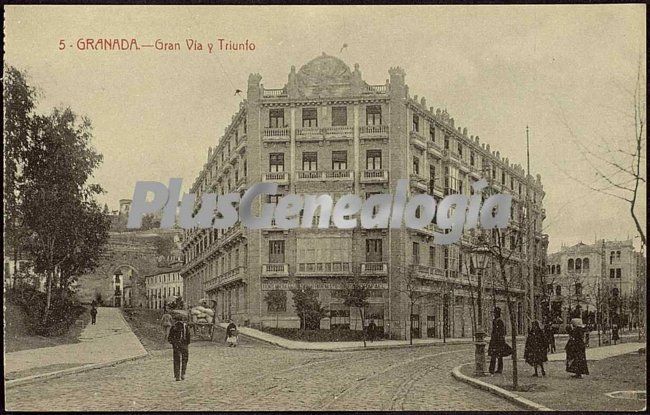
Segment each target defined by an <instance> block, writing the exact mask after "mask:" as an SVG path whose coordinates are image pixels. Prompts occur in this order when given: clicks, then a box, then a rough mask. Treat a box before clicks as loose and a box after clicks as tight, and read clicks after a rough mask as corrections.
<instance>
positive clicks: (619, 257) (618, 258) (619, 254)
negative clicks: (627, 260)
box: [616, 251, 621, 261]
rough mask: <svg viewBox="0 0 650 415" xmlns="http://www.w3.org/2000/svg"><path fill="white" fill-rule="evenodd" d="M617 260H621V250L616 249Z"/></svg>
mask: <svg viewBox="0 0 650 415" xmlns="http://www.w3.org/2000/svg"><path fill="white" fill-rule="evenodd" d="M616 260H617V261H620V260H621V251H616Z"/></svg>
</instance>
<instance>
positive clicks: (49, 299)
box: [43, 270, 54, 323]
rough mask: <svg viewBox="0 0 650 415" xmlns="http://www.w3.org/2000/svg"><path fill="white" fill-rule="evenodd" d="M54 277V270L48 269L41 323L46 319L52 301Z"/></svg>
mask: <svg viewBox="0 0 650 415" xmlns="http://www.w3.org/2000/svg"><path fill="white" fill-rule="evenodd" d="M53 277H54V271H52V270H50V271H48V272H47V287H46V290H47V297H46V301H45V310H44V312H43V323H45V322H46V321H47V317H48V315H49V313H50V304H51V303H52V278H53Z"/></svg>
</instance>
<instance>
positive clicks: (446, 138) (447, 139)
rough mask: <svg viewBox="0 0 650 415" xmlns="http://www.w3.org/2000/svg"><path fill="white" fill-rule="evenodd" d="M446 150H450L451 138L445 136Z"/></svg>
mask: <svg viewBox="0 0 650 415" xmlns="http://www.w3.org/2000/svg"><path fill="white" fill-rule="evenodd" d="M445 150H449V137H447V136H445Z"/></svg>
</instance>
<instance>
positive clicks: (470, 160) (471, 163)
mask: <svg viewBox="0 0 650 415" xmlns="http://www.w3.org/2000/svg"><path fill="white" fill-rule="evenodd" d="M474 163H475V161H474V152H471V153H469V165H470V166H472V167H474Z"/></svg>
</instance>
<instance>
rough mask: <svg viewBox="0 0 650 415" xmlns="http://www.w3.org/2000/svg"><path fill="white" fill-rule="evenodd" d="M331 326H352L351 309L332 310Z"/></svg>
mask: <svg viewBox="0 0 650 415" xmlns="http://www.w3.org/2000/svg"><path fill="white" fill-rule="evenodd" d="M330 327H331V328H333V329H335V328H348V329H349V328H350V309H349V308H346V309H344V310H343V309H339V310H336V309H333V310H331V311H330Z"/></svg>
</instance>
